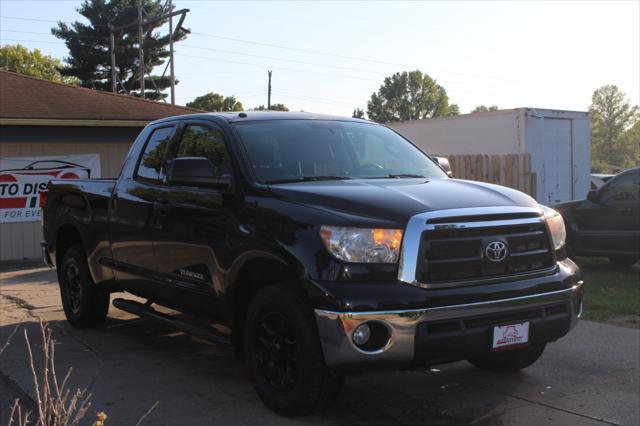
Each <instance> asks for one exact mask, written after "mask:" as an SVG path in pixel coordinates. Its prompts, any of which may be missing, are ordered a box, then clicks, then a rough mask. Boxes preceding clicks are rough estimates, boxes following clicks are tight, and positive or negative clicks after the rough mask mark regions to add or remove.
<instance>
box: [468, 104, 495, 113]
mask: <svg viewBox="0 0 640 426" xmlns="http://www.w3.org/2000/svg"><path fill="white" fill-rule="evenodd" d="M497 110H498V105H491V106H489V107H488V106H484V105H478V106H477V107H475V108H474V109H473V111H471V114H473V113H474V112H489V111H497Z"/></svg>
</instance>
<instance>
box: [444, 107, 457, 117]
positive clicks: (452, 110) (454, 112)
mask: <svg viewBox="0 0 640 426" xmlns="http://www.w3.org/2000/svg"><path fill="white" fill-rule="evenodd" d="M447 115H448V116H450V117H451V116H454V115H460V107H459V106H458V104H449V109H448V111H447Z"/></svg>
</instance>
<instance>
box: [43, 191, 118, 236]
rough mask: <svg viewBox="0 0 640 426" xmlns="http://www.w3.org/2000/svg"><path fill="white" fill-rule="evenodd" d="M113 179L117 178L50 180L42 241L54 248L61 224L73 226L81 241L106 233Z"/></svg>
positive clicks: (44, 210) (44, 211)
mask: <svg viewBox="0 0 640 426" xmlns="http://www.w3.org/2000/svg"><path fill="white" fill-rule="evenodd" d="M116 182H117V179H54V180H51V181H50V182H49V185H48V190H49V193H48V200H47V203H46V204H45V205H44V207H43V210H42V221H43V234H44V240H45V242H46V243H47V244H49V245H53V247H55V246H56V244H57V243H58V242H57V241H56V234H57V233H58V231H59V230H60V229H61V228H62V227H63V226H65V225H73V227H74V228H75V229H76V230H78V231H79V233H80V235H81V237H82V239H83V241H84V240H85V239H86V238H89V239H95V238H102V237H104V236H105V234H108V232H109V231H108V230H109V228H108V226H109V201H110V199H111V193H112V192H113V189H114V187H115V185H116ZM84 242H85V243H88V241H84ZM88 246H90V245H87V247H88Z"/></svg>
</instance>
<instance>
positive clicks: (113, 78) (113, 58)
mask: <svg viewBox="0 0 640 426" xmlns="http://www.w3.org/2000/svg"><path fill="white" fill-rule="evenodd" d="M109 45H110V49H111V91H112V92H113V93H117V92H118V83H117V81H116V42H115V40H114V37H113V25H109Z"/></svg>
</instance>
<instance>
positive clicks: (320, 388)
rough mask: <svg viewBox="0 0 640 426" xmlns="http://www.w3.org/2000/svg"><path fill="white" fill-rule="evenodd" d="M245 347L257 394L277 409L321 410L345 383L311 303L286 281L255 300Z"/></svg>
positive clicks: (289, 412)
mask: <svg viewBox="0 0 640 426" xmlns="http://www.w3.org/2000/svg"><path fill="white" fill-rule="evenodd" d="M245 351H246V359H247V364H248V367H249V373H250V375H251V379H252V381H253V385H254V387H255V389H256V391H257V392H258V395H260V398H261V399H262V401H263V402H264V403H265V404H266V405H267V406H268V407H269V408H271V409H272V410H273V411H275V412H276V413H278V414H281V415H284V416H288V417H296V416H303V415H306V414H311V413H314V412H317V411H321V410H323V409H325V408H326V407H328V406H329V405H330V404H331V403H332V402H333V401H334V399H335V397H336V396H337V394H338V392H339V390H340V388H341V387H342V382H343V377H342V375H341V374H339V373H337V372H335V371H332V370H331V369H329V368H328V367H327V365H326V364H325V362H324V357H323V355H322V347H321V344H320V336H319V335H318V328H317V325H316V323H315V318H314V317H313V314H312V310H311V308H310V307H308V305H307V303H306V302H305V301H304V299H303V298H302V297H301V296H300V295H298V294H297V293H296V290H295V289H293V288H291V286H289V285H287V284H275V285H272V286H268V287H266V288H264V289H262V290H261V291H260V292H259V293H258V294H257V295H256V297H255V298H254V299H253V300H252V301H251V304H250V306H249V311H248V313H247V321H246V325H245Z"/></svg>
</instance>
